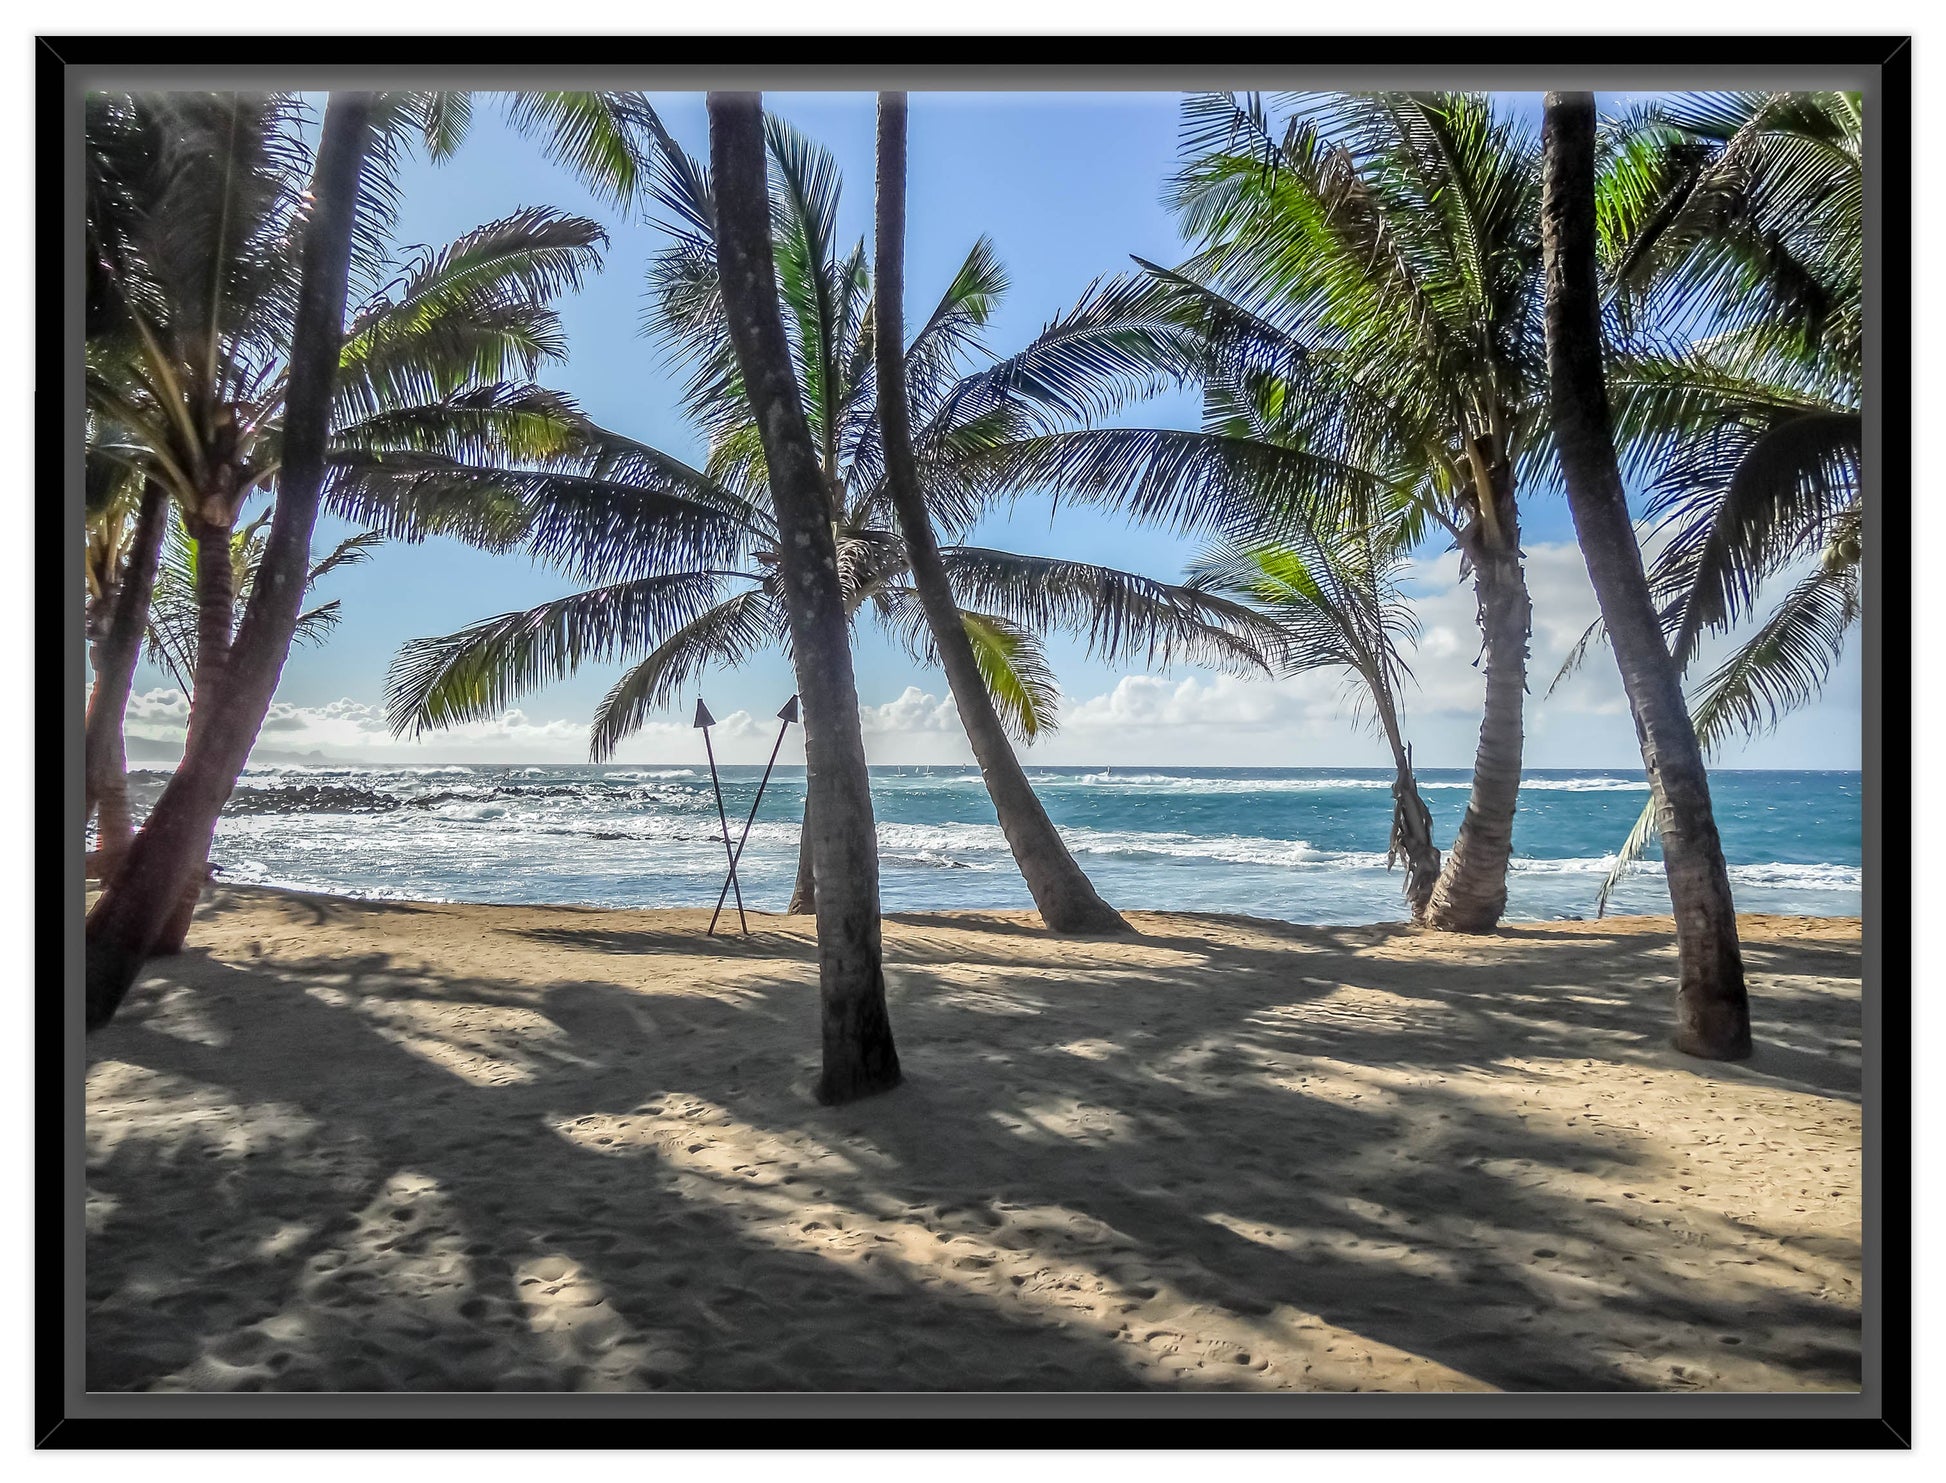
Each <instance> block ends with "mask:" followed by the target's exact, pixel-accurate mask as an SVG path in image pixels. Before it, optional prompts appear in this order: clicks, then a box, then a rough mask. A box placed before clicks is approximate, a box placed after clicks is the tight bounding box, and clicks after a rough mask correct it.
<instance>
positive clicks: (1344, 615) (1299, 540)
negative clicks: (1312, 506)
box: [1191, 509, 1439, 921]
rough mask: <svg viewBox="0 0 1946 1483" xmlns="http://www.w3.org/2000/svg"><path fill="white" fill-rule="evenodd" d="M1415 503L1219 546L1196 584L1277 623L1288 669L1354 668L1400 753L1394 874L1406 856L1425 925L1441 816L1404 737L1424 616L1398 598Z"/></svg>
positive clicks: (1417, 915)
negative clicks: (1370, 519)
mask: <svg viewBox="0 0 1946 1483" xmlns="http://www.w3.org/2000/svg"><path fill="white" fill-rule="evenodd" d="M1411 514H1412V512H1411V511H1410V510H1409V509H1403V510H1395V511H1394V512H1393V513H1392V515H1391V518H1390V519H1388V520H1385V521H1381V522H1378V523H1374V524H1370V525H1364V526H1358V527H1353V528H1349V529H1343V530H1330V531H1321V530H1318V529H1316V528H1315V527H1312V526H1308V525H1303V524H1294V525H1289V526H1287V527H1285V528H1284V529H1283V531H1282V533H1281V535H1280V536H1272V535H1269V534H1265V535H1263V536H1261V537H1259V538H1258V539H1257V540H1255V541H1243V542H1220V543H1218V544H1217V545H1215V546H1213V547H1211V548H1210V549H1209V550H1208V551H1207V552H1205V553H1204V555H1203V556H1202V557H1201V558H1200V559H1199V560H1198V561H1197V562H1196V564H1195V566H1194V567H1193V568H1192V572H1193V575H1192V577H1191V584H1192V585H1194V586H1198V587H1202V588H1205V589H1208V590H1213V591H1218V592H1222V593H1225V594H1227V595H1229V596H1231V597H1234V598H1237V599H1239V600H1241V601H1244V602H1247V603H1249V604H1251V605H1252V606H1253V607H1255V608H1257V609H1258V610H1259V611H1261V612H1262V613H1264V614H1265V615H1266V616H1267V617H1269V618H1270V619H1271V621H1272V622H1274V623H1275V624H1276V626H1277V630H1278V634H1279V640H1280V641H1279V642H1278V644H1277V645H1276V646H1275V647H1274V649H1273V651H1272V652H1273V653H1274V654H1275V657H1276V662H1277V665H1278V668H1279V669H1280V670H1281V672H1282V673H1284V674H1286V675H1299V674H1306V673H1309V672H1312V671H1315V670H1322V669H1342V670H1346V671H1349V673H1350V676H1351V680H1352V683H1353V685H1354V686H1355V688H1356V692H1357V693H1358V695H1359V698H1360V700H1361V701H1369V702H1370V703H1371V707H1372V719H1373V721H1374V723H1375V724H1376V725H1377V727H1378V730H1379V732H1380V734H1381V735H1382V736H1383V737H1384V738H1385V742H1386V745H1387V747H1389V748H1390V750H1391V753H1392V763H1393V768H1394V776H1393V782H1392V832H1391V837H1390V839H1389V841H1388V842H1387V846H1386V856H1385V864H1386V868H1387V869H1388V870H1389V869H1390V868H1391V867H1392V866H1393V865H1395V864H1397V863H1398V862H1399V861H1401V860H1403V861H1404V862H1405V898H1406V900H1407V901H1408V902H1409V903H1410V904H1411V908H1412V917H1413V920H1414V921H1422V920H1423V919H1424V917H1425V914H1426V908H1427V906H1428V904H1429V903H1430V902H1431V900H1432V894H1433V888H1434V886H1436V885H1437V884H1438V881H1439V850H1438V847H1437V846H1435V845H1434V844H1433V837H1432V812H1431V810H1429V809H1428V808H1427V807H1426V804H1425V800H1424V799H1423V798H1422V797H1421V796H1420V793H1419V781H1418V777H1417V775H1416V774H1415V773H1414V772H1413V767H1412V748H1411V746H1410V745H1409V744H1408V743H1407V741H1406V740H1405V733H1404V727H1403V724H1402V720H1401V714H1402V711H1403V705H1402V701H1401V695H1400V692H1401V691H1402V689H1403V688H1404V683H1405V681H1406V680H1407V679H1409V678H1411V670H1410V669H1409V668H1408V667H1407V665H1406V662H1405V659H1404V654H1403V651H1404V650H1405V648H1406V647H1407V646H1408V645H1409V644H1410V643H1411V642H1412V641H1413V640H1414V639H1415V638H1416V637H1417V634H1418V620H1417V619H1416V618H1415V617H1414V616H1413V612H1412V607H1411V604H1409V603H1408V602H1406V601H1405V600H1404V599H1403V598H1402V597H1401V596H1400V594H1399V590H1398V580H1399V576H1400V573H1401V571H1402V569H1403V568H1404V566H1405V562H1406V552H1407V550H1408V548H1409V544H1410V543H1409V541H1408V540H1407V539H1406V538H1405V534H1406V532H1407V531H1408V530H1409V529H1410V528H1411Z"/></svg>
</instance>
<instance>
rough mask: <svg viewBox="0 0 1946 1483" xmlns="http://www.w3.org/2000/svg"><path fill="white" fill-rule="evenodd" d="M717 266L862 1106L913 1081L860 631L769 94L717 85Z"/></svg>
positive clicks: (832, 1001) (847, 1044) (829, 1049)
mask: <svg viewBox="0 0 1946 1483" xmlns="http://www.w3.org/2000/svg"><path fill="white" fill-rule="evenodd" d="M709 123H710V129H709V132H710V175H711V179H712V181H713V183H714V185H715V189H716V230H717V274H718V277H719V279H720V280H721V283H722V290H723V310H724V317H725V319H726V320H727V321H728V324H729V330H730V341H731V344H732V346H733V347H734V348H735V351H736V358H737V365H738V367H739V369H740V370H741V371H742V373H743V384H744V386H745V387H746V388H747V390H748V395H749V397H750V404H751V410H752V411H753V412H754V413H755V414H756V422H757V429H758V432H759V434H760V435H761V437H762V441H763V450H764V462H765V466H766V468H767V469H768V471H769V476H770V478H769V482H770V493H771V501H772V503H773V505H774V506H775V509H776V514H777V534H778V551H779V556H780V562H781V565H782V569H783V579H784V580H783V587H784V603H785V608H786V611H787V612H788V614H789V618H790V629H791V647H792V660H793V662H794V664H795V666H796V669H797V689H798V693H799V695H801V696H802V697H803V704H804V763H805V792H806V795H807V797H808V799H809V807H808V819H807V823H808V825H809V829H808V831H807V832H808V833H809V834H810V837H811V848H812V857H813V863H814V867H815V870H816V877H817V919H818V984H819V990H820V1000H821V1010H822V1012H821V1019H822V1022H823V1041H824V1047H823V1049H824V1069H823V1074H822V1075H821V1077H820V1078H819V1081H818V1087H817V1096H818V1100H819V1101H820V1102H825V1103H836V1102H850V1101H853V1100H854V1099H856V1098H859V1097H864V1096H869V1095H871V1094H872V1093H874V1092H882V1091H886V1090H888V1089H889V1088H891V1087H894V1086H897V1085H898V1083H899V1080H900V1071H899V1054H898V1050H897V1048H896V1047H895V1046H894V1045H893V1043H892V1022H891V1019H890V1018H889V1017H888V1015H887V1013H886V1008H885V972H884V965H883V959H882V954H881V948H880V941H879V918H878V836H877V833H876V829H875V826H874V823H873V818H872V789H871V776H870V774H869V773H868V772H867V771H866V768H865V738H864V734H863V732H862V731H861V730H860V728H859V724H858V687H857V684H856V681H855V679H854V678H853V674H852V667H851V628H850V624H849V623H848V622H847V621H846V618H845V599H844V590H843V586H842V584H841V582H840V580H839V576H838V548H837V542H836V540H835V538H834V537H833V535H832V530H831V520H830V509H829V506H828V505H827V503H826V498H825V486H824V479H823V476H822V474H821V472H820V470H819V466H818V455H817V449H816V447H815V445H814V444H813V443H812V441H811V429H810V424H809V423H808V422H807V421H806V420H805V416H804V402H803V399H802V397H801V395H800V393H799V390H798V385H797V376H796V373H795V372H794V371H793V369H792V366H791V350H790V342H789V341H788V340H787V339H786V338H785V336H784V321H783V318H782V316H781V315H780V314H779V312H778V308H777V270H776V265H775V262H774V260H773V258H772V255H771V248H770V188H769V183H768V181H767V179H766V176H765V169H764V140H763V103H762V99H761V98H760V96H759V95H758V94H756V93H714V92H713V93H711V94H710V95H709Z"/></svg>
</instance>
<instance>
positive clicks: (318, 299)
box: [85, 92, 374, 1029]
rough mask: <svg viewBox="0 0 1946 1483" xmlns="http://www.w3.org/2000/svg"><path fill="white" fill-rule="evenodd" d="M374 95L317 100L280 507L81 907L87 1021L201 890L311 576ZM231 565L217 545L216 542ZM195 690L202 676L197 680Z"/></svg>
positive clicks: (106, 1005)
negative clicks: (234, 612) (215, 653)
mask: <svg viewBox="0 0 1946 1483" xmlns="http://www.w3.org/2000/svg"><path fill="white" fill-rule="evenodd" d="M373 103H374V96H373V95H372V94H370V93H343V92H340V93H333V94H332V95H331V99H330V102H329V103H328V104H327V105H326V107H325V112H324V127H323V130H322V132H321V134H320V137H319V140H318V154H317V163H316V167H315V171H314V174H313V176H312V181H311V197H312V209H311V218H310V221H309V224H308V226H307V228H306V230H305V233H304V240H303V244H302V247H301V252H302V257H301V259H300V263H301V267H300V283H299V289H298V303H297V315H296V320H295V324H294V327H293V330H292V334H291V350H290V380H289V389H288V392H287V394H286V397H285V402H284V462H283V469H282V472H281V474H280V475H279V486H278V494H277V506H276V513H275V514H274V515H273V516H272V517H271V524H270V535H269V539H268V540H267V541H266V542H265V547H264V554H263V560H262V562H261V564H260V565H259V567H258V574H257V581H256V584H255V587H254V588H253V590H252V592H251V597H250V605H249V608H248V610H247V611H246V612H245V614H244V617H243V623H242V625H241V626H240V628H239V629H238V631H237V634H236V638H235V640H234V642H233V643H232V644H231V646H230V651H229V655H228V665H227V669H226V673H225V675H224V680H223V685H222V689H221V693H220V694H219V695H218V696H217V697H216V700H215V703H214V705H213V706H212V705H208V704H198V705H197V706H196V707H194V709H196V710H200V711H201V712H202V714H201V715H200V716H196V715H192V717H191V720H190V728H189V736H188V739H187V742H186V743H185V747H184V752H183V760H182V763H181V765H180V766H178V767H177V769H176V771H175V774H174V775H173V776H172V777H171V778H170V780H169V785H168V786H167V787H166V788H164V789H163V792H162V797H161V798H160V799H159V800H157V802H156V806H155V810H154V812H153V813H151V814H150V815H149V818H148V820H147V822H146V823H144V824H143V826H142V829H141V831H140V832H139V833H138V834H137V835H136V836H135V840H134V842H133V843H132V844H131V845H130V847H129V852H128V858H127V861H126V862H125V863H124V865H123V867H122V873H121V875H120V876H119V877H118V878H117V879H116V880H115V881H114V883H113V884H111V885H110V886H109V887H108V888H107V889H106V890H105V891H104V892H103V893H102V895H101V898H100V900H98V901H97V902H96V903H95V906H94V909H93V910H92V911H90V912H89V913H88V925H87V972H86V980H87V986H86V1011H85V1012H86V1019H87V1024H88V1028H90V1029H95V1028H98V1027H100V1026H101V1025H105V1024H107V1023H108V1022H109V1020H110V1019H112V1018H113V1017H114V1014H115V1011H116V1009H117V1008H118V1007H119V1006H120V1004H121V1002H122V999H123V998H124V997H125V996H126V995H127V993H128V990H129V987H130V986H131V985H132V984H133V983H134V982H135V978H136V976H137V974H139V973H140V972H141V969H142V963H143V961H144V960H145V959H146V958H147V957H148V955H149V954H150V952H151V951H152V950H153V948H154V947H155V945H156V943H157V941H158V940H159V939H160V938H161V936H162V935H163V932H164V929H165V928H166V926H167V925H168V923H169V920H170V918H171V916H172V914H173V913H174V912H175V911H176V910H177V909H178V907H179V906H180V904H181V901H182V899H183V896H184V893H185V892H186V891H187V890H188V889H190V888H192V887H199V886H200V882H201V877H202V874H203V867H204V862H205V861H206V860H207V859H208V857H209V848H210V842H211V840H212V839H213V838H214V837H215V833H216V820H217V815H218V814H220V813H221V812H222V809H223V805H224V804H225V803H226V802H227V801H228V800H229V796H230V793H231V790H232V789H234V788H235V787H236V780H237V778H238V776H239V775H240V774H241V773H242V771H243V765H244V763H245V761H246V760H248V758H249V755H250V748H251V747H252V746H253V745H255V743H256V740H257V733H258V730H259V728H261V727H262V725H263V719H264V715H265V713H266V712H267V711H268V710H269V709H270V698H271V696H272V695H273V694H274V693H275V691H276V689H277V680H278V677H279V676H280V675H281V674H282V673H283V668H284V661H285V659H286V658H287V657H288V656H289V653H290V645H291V636H292V634H293V632H294V631H295V629H296V626H297V615H298V607H299V603H300V601H301V600H302V598H303V595H304V589H305V586H306V584H307V582H308V579H309V573H310V551H311V535H312V532H313V530H314V529H315V528H316V525H317V516H318V505H319V500H320V497H321V495H322V492H323V486H324V455H325V442H326V435H327V432H328V429H329V424H330V417H331V398H332V390H333V386H334V383H335V381H336V378H337V370H338V356H339V351H340V346H341V345H342V342H343V337H344V320H345V296H346V287H347V279H348V276H349V272H350V264H351V243H352V232H353V228H354V226H355V224H356V221H357V215H358V182H359V172H360V168H361V166H362V165H363V162H364V160H365V157H366V154H367V153H368V151H369V150H370V148H371V142H372V108H373ZM222 559H223V560H224V561H226V562H227V560H228V559H229V552H228V550H227V548H226V549H225V550H224V551H223V552H222ZM197 688H198V690H199V691H200V690H201V689H202V686H201V684H200V683H199V684H198V686H197Z"/></svg>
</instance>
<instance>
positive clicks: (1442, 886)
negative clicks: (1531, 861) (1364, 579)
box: [1425, 462, 1534, 932]
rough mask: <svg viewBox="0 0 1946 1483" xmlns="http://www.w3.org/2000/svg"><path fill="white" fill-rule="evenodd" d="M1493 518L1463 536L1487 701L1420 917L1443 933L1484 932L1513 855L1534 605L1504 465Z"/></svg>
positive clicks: (1497, 469)
mask: <svg viewBox="0 0 1946 1483" xmlns="http://www.w3.org/2000/svg"><path fill="white" fill-rule="evenodd" d="M1489 474H1490V477H1489V479H1488V487H1487V488H1486V489H1485V490H1483V491H1477V493H1478V495H1479V497H1480V498H1481V499H1483V500H1491V501H1492V508H1493V512H1494V518H1493V519H1492V521H1490V522H1489V521H1487V520H1486V519H1484V518H1482V519H1479V520H1476V521H1474V522H1473V524H1472V526H1471V527H1470V528H1469V534H1468V536H1467V538H1466V547H1467V555H1468V557H1469V558H1470V559H1471V561H1472V563H1473V595H1474V600H1475V602H1476V604H1477V607H1478V613H1479V623H1480V635H1481V638H1482V641H1483V642H1482V646H1481V657H1482V660H1483V662H1484V665H1485V669H1486V706H1485V710H1484V712H1483V713H1482V715H1481V717H1480V740H1479V743H1478V745H1477V747H1476V748H1475V750H1474V753H1473V787H1472V791H1471V792H1470V793H1469V794H1468V795H1467V799H1466V813H1465V815H1464V816H1463V817H1462V818H1461V820H1460V827H1459V832H1458V834H1456V835H1455V836H1454V837H1453V847H1452V849H1451V850H1450V851H1448V852H1447V855H1446V865H1445V868H1444V870H1442V871H1441V872H1440V876H1439V884H1438V885H1437V886H1435V887H1434V888H1433V893H1432V900H1431V902H1430V903H1429V904H1428V906H1427V909H1426V916H1425V920H1426V924H1427V925H1428V926H1431V927H1437V928H1439V929H1441V930H1443V931H1447V932H1491V931H1492V930H1493V929H1494V928H1495V927H1497V926H1498V925H1499V924H1500V916H1501V913H1503V912H1504V911H1506V909H1507V866H1508V863H1509V862H1510V861H1511V860H1512V858H1513V852H1514V810H1515V809H1516V808H1517V807H1518V806H1519V803H1520V753H1521V743H1522V740H1523V727H1524V726H1525V724H1526V723H1525V718H1524V716H1523V714H1522V712H1523V709H1524V707H1525V703H1526V698H1527V640H1528V636H1529V635H1530V634H1531V633H1532V631H1533V622H1534V608H1533V604H1532V603H1531V602H1529V601H1528V598H1527V577H1526V574H1525V573H1524V572H1523V571H1522V570H1521V565H1520V511H1519V509H1518V507H1517V506H1516V505H1515V503H1514V493H1513V473H1512V470H1511V469H1509V468H1507V467H1506V466H1505V464H1504V462H1496V463H1495V464H1493V465H1492V466H1491V467H1490V470H1489Z"/></svg>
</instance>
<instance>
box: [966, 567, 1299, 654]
mask: <svg viewBox="0 0 1946 1483" xmlns="http://www.w3.org/2000/svg"><path fill="white" fill-rule="evenodd" d="M940 557H941V559H942V560H943V561H944V562H945V565H946V572H947V575H948V577H950V578H951V580H952V584H953V591H954V593H955V595H956V596H957V597H958V598H959V599H960V601H961V602H962V603H964V604H967V605H969V606H971V607H973V608H976V609H978V610H980V611H982V612H987V613H991V614H994V615H997V616H999V617H1001V618H1004V619H1006V620H1007V621H1008V622H1010V623H1012V624H1014V625H1015V626H1017V627H1019V628H1021V629H1023V630H1027V631H1030V632H1035V633H1045V632H1048V631H1050V630H1057V629H1058V630H1060V631H1063V632H1067V633H1072V634H1074V635H1076V636H1077V637H1080V638H1083V639H1085V640H1086V642H1087V644H1088V652H1089V653H1090V654H1091V655H1093V656H1095V657H1097V658H1099V659H1100V660H1101V661H1102V662H1104V663H1111V664H1112V663H1116V662H1120V661H1124V660H1136V659H1139V660H1140V661H1141V662H1142V663H1144V664H1148V665H1153V664H1162V665H1169V664H1174V663H1178V662H1181V663H1194V664H1200V665H1205V666H1208V667H1210V668H1215V669H1223V670H1229V671H1231V672H1249V671H1252V670H1265V669H1267V668H1268V665H1267V663H1266V660H1265V657H1264V653H1265V651H1264V645H1265V644H1266V643H1267V642H1268V641H1270V640H1271V639H1272V638H1274V633H1273V631H1272V629H1271V628H1270V626H1269V625H1268V624H1266V623H1265V622H1264V621H1263V620H1262V619H1261V618H1259V617H1258V615H1257V614H1255V613H1253V612H1252V611H1250V609H1248V608H1247V607H1245V606H1243V605H1242V604H1240V603H1236V602H1232V601H1230V600H1229V599H1228V598H1225V597H1222V596H1219V595H1217V594H1214V593H1210V592H1205V591H1202V590H1200V589H1197V588H1195V587H1189V586H1178V585H1174V584H1171V583H1167V582H1158V581H1155V580H1154V579H1153V578H1149V577H1143V576H1138V575H1136V574H1135V573H1133V572H1124V571H1117V570H1116V569H1114V568H1113V567H1106V566H1097V565H1095V564H1093V563H1092V562H1085V561H1068V560H1064V559H1061V558H1058V557H1051V556H1021V555H1017V554H1015V553H1013V552H1010V551H994V550H988V549H986V548H983V547H976V546H948V547H944V548H942V550H941V551H940Z"/></svg>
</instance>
